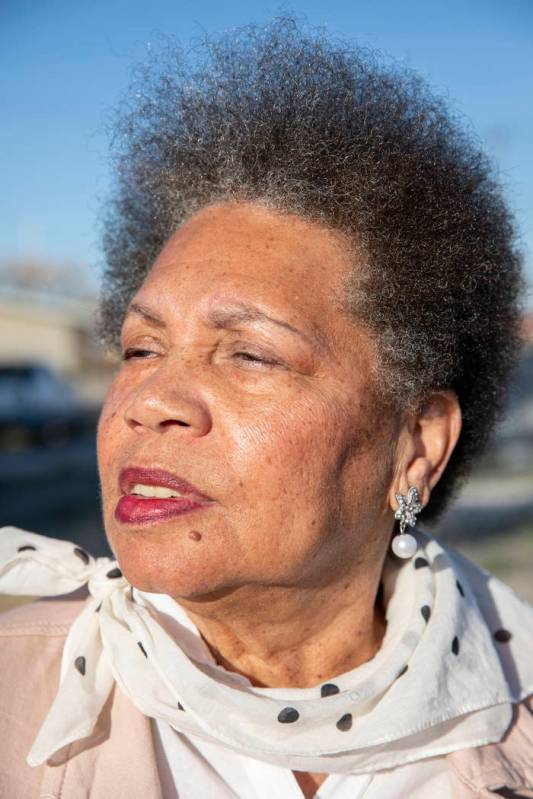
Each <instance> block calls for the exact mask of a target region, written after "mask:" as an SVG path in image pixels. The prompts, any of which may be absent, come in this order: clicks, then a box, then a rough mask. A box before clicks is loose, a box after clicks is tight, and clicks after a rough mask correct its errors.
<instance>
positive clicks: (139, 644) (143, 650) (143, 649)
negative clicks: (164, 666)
mask: <svg viewBox="0 0 533 799" xmlns="http://www.w3.org/2000/svg"><path fill="white" fill-rule="evenodd" d="M137 646H138V647H139V649H140V650H141V652H142V653H143V655H144V657H145V658H147V657H148V655H147V654H146V649H145V648H144V646H143V645H142V644H141V642H140V641H137Z"/></svg>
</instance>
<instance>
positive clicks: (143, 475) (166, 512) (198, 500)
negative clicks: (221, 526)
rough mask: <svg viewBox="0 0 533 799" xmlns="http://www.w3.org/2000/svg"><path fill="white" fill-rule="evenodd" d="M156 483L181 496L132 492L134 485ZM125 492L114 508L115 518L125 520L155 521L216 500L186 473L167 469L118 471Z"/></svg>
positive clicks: (126, 522) (131, 521) (128, 521)
mask: <svg viewBox="0 0 533 799" xmlns="http://www.w3.org/2000/svg"><path fill="white" fill-rule="evenodd" d="M137 483H144V485H157V486H164V487H165V488H170V489H172V490H174V491H176V492H179V493H180V494H183V496H181V497H169V498H168V499H167V498H165V499H161V498H159V497H153V498H146V497H140V496H136V495H135V494H131V493H129V492H130V491H131V489H132V488H133V486H134V485H136V484H137ZM119 486H120V490H121V491H122V496H121V498H120V499H119V501H118V502H117V505H116V508H115V519H116V520H117V521H119V522H121V523H122V524H129V523H130V524H131V523H134V524H143V525H146V524H153V523H155V522H159V521H165V520H167V519H169V518H172V517H174V516H181V515H183V514H184V513H190V512H191V511H196V510H201V509H202V508H206V507H208V506H209V505H210V504H212V503H213V500H212V499H211V497H208V496H207V495H206V494H203V493H202V492H201V491H199V490H198V489H197V488H196V486H193V485H192V484H191V483H189V482H188V481H187V480H185V479H184V478H183V477H179V476H178V475H175V474H172V473H171V472H166V471H165V470H164V469H142V468H138V467H128V468H127V469H123V470H122V471H121V473H120V475H119Z"/></svg>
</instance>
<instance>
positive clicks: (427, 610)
mask: <svg viewBox="0 0 533 799" xmlns="http://www.w3.org/2000/svg"><path fill="white" fill-rule="evenodd" d="M420 613H421V614H422V616H423V617H424V619H425V621H429V617H430V616H431V608H430V607H429V605H424V606H423V607H421V608H420Z"/></svg>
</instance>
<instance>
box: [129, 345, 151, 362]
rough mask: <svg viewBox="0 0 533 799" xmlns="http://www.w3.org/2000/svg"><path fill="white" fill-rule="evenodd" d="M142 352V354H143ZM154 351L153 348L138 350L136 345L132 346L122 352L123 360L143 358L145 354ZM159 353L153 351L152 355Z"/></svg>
mask: <svg viewBox="0 0 533 799" xmlns="http://www.w3.org/2000/svg"><path fill="white" fill-rule="evenodd" d="M141 353H142V354H141ZM150 353H152V351H151V350H137V349H135V347H130V348H129V349H127V350H126V351H125V352H123V353H122V356H121V358H122V360H123V361H130V360H131V359H132V358H142V357H144V355H145V354H148V355H150ZM156 354H157V353H152V355H156Z"/></svg>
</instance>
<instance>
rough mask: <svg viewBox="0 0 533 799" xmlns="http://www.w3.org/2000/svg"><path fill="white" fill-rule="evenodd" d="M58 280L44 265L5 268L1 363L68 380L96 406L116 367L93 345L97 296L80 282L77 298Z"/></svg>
mask: <svg viewBox="0 0 533 799" xmlns="http://www.w3.org/2000/svg"><path fill="white" fill-rule="evenodd" d="M77 271H78V274H79V270H77ZM61 276H62V271H61V270H53V269H52V268H50V267H44V266H42V265H39V266H38V267H36V266H35V265H33V264H32V265H31V268H30V267H26V269H23V268H22V267H20V266H19V265H16V266H14V265H10V266H9V267H7V268H6V266H5V265H4V267H3V269H2V270H1V271H0V363H2V364H22V363H25V362H33V363H37V362H38V363H42V364H43V365H45V366H48V367H49V368H51V369H52V370H54V371H56V372H58V373H59V374H60V375H61V376H62V377H64V378H66V379H68V381H69V382H70V383H72V384H73V386H74V387H75V389H76V390H77V393H78V395H79V397H80V399H81V400H83V401H84V402H85V403H87V404H90V405H99V404H100V403H101V401H102V398H103V396H104V393H105V390H106V388H107V386H108V385H109V382H110V380H111V378H112V375H113V372H114V365H113V363H111V361H110V360H109V359H106V357H105V356H104V352H103V351H102V349H101V348H100V347H99V346H98V344H97V342H96V341H95V336H94V332H93V326H94V318H95V311H96V305H97V295H96V293H95V292H91V291H90V290H89V289H88V288H87V287H86V286H84V282H83V280H80V281H79V286H78V291H79V294H78V295H76V286H75V285H74V286H73V285H72V284H71V283H70V282H61ZM52 277H53V278H54V279H52Z"/></svg>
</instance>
